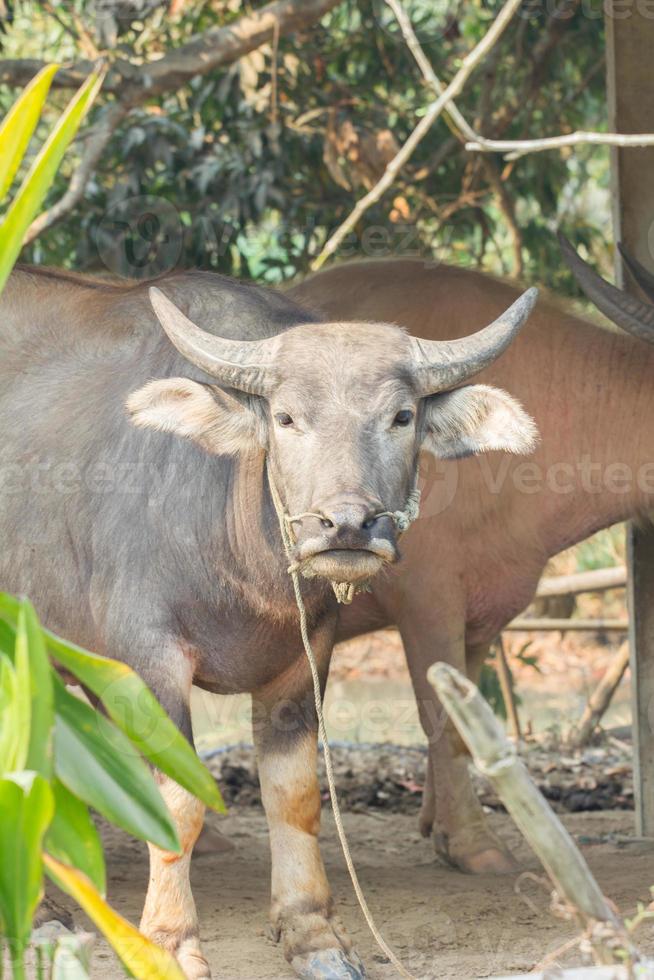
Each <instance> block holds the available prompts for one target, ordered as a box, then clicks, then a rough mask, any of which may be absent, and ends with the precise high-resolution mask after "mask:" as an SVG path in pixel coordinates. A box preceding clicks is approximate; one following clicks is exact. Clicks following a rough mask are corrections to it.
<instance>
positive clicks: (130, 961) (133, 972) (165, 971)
mask: <svg viewBox="0 0 654 980" xmlns="http://www.w3.org/2000/svg"><path fill="white" fill-rule="evenodd" d="M43 863H44V864H45V867H46V870H47V872H48V875H49V876H50V878H52V880H53V881H54V883H55V884H56V885H58V886H59V888H61V889H63V891H65V892H67V893H68V894H69V895H70V896H72V898H74V899H75V901H76V902H77V903H78V905H81V907H82V908H83V909H84V911H85V912H86V914H87V915H88V917H89V919H91V921H92V922H93V923H94V924H95V925H96V926H97V927H98V929H99V930H100V931H101V932H102V934H103V935H104V936H105V938H106V939H107V941H108V942H109V943H110V944H111V945H112V946H113V948H114V949H115V951H116V953H117V954H118V956H119V957H120V959H121V961H122V963H123V964H124V966H125V967H126V969H127V970H128V971H129V975H130V976H133V977H136V980H184V974H183V973H182V971H181V969H180V967H179V965H178V963H177V961H176V960H175V959H174V958H173V957H172V956H171V954H170V953H168V952H166V950H165V949H162V948H161V946H155V944H154V943H153V942H152V941H151V940H149V939H147V938H146V937H145V936H144V935H143V934H142V933H140V932H139V931H138V929H135V928H134V926H133V925H131V924H130V923H129V922H128V921H127V920H126V919H123V917H122V916H121V915H118V913H117V912H114V910H113V909H112V908H111V906H110V905H107V903H106V902H105V900H104V899H103V898H102V896H101V895H99V894H98V892H97V891H96V890H95V888H94V887H93V885H92V884H91V882H90V881H89V880H88V878H86V877H85V876H84V875H83V874H80V872H79V871H76V870H75V868H69V867H67V866H66V865H65V864H62V863H61V862H60V861H57V860H56V859H55V858H54V857H52V856H51V855H50V854H47V853H46V854H44V855H43Z"/></svg>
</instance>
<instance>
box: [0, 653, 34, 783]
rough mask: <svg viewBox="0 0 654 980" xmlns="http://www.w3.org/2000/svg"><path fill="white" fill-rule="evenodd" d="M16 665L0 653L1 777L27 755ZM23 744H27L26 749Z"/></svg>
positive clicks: (4, 654)
mask: <svg viewBox="0 0 654 980" xmlns="http://www.w3.org/2000/svg"><path fill="white" fill-rule="evenodd" d="M17 686H18V681H17V678H16V671H15V670H14V665H13V663H12V662H11V660H10V659H9V657H8V656H7V654H6V653H1V652H0V776H4V775H5V774H6V773H8V772H12V771H13V770H14V769H16V761H17V760H18V758H19V757H20V756H21V755H22V756H23V757H25V756H26V755H27V743H26V738H25V733H24V731H22V729H21V722H20V711H19V703H18V693H17ZM22 742H25V745H24V747H23V746H22V744H21V743H22Z"/></svg>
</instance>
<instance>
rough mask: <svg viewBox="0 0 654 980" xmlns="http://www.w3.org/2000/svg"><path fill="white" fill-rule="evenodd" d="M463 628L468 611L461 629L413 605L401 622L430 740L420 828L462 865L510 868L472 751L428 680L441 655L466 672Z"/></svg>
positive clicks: (479, 655)
mask: <svg viewBox="0 0 654 980" xmlns="http://www.w3.org/2000/svg"><path fill="white" fill-rule="evenodd" d="M425 617H426V618H425ZM463 630H464V627H463V617H462V618H461V620H460V627H459V629H457V628H456V626H455V627H454V628H448V627H447V624H444V623H442V622H440V621H439V622H435V623H434V622H431V616H430V614H429V612H427V613H425V615H421V614H420V612H419V611H418V612H416V611H414V613H413V615H407V616H405V617H403V621H402V622H401V623H400V633H401V635H402V640H403V642H404V648H405V651H406V656H407V663H408V666H409V671H410V673H411V680H412V682H413V687H414V691H415V694H416V699H417V701H418V710H419V714H420V721H421V724H422V727H423V729H424V731H425V734H426V735H427V739H428V742H429V757H428V765H427V776H426V784H425V791H424V796H423V805H422V809H421V813H420V831H421V833H422V834H423V836H425V837H428V836H429V835H430V834H431V835H432V839H433V842H434V848H435V850H436V853H437V854H438V855H439V856H440V857H441V858H443V859H444V860H446V861H447V862H448V863H449V864H451V865H453V866H454V867H456V868H459V869H460V870H461V871H465V872H468V873H471V874H481V873H484V872H494V873H495V874H506V873H508V872H511V871H514V870H515V868H516V864H515V861H514V859H513V857H512V856H511V854H510V852H509V850H508V849H507V848H506V847H505V845H504V844H503V842H502V841H501V840H500V838H499V837H498V836H497V835H496V834H495V833H494V832H493V831H492V830H491V828H490V827H489V825H488V821H487V819H486V816H485V814H484V811H483V808H482V806H481V804H480V802H479V800H478V799H477V794H476V793H475V790H474V787H473V785H472V780H471V778H470V773H469V769H468V766H469V762H470V756H469V754H468V752H467V749H466V747H465V745H464V744H463V742H462V741H461V739H460V737H459V735H458V734H457V732H456V730H455V729H454V726H453V725H452V723H451V722H450V721H449V719H448V718H447V717H446V715H445V712H444V710H443V708H442V707H441V704H440V702H439V701H438V698H437V697H436V695H435V693H434V691H433V689H432V687H431V685H430V684H429V683H428V681H427V670H428V668H429V667H430V665H431V664H432V663H434V662H435V661H437V660H443V661H445V662H446V663H449V664H451V665H452V666H453V667H456V668H457V670H460V671H462V672H463V673H465V672H466V648H465V643H464V639H463ZM486 649H487V648H486ZM473 654H476V655H474V656H473V660H474V662H475V663H478V665H479V669H481V664H482V663H483V655H484V651H483V650H482V649H481V648H476V650H475V651H473Z"/></svg>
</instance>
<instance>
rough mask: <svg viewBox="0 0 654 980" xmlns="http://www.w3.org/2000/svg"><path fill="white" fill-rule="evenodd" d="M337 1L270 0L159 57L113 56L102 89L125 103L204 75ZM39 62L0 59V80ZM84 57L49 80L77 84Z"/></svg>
mask: <svg viewBox="0 0 654 980" xmlns="http://www.w3.org/2000/svg"><path fill="white" fill-rule="evenodd" d="M340 2H341V0H273V2H272V3H268V4H266V5H265V7H261V8H260V9H259V10H255V11H253V12H252V13H250V14H245V15H244V16H243V17H240V18H239V19H238V20H236V21H234V22H233V23H231V24H226V25H225V26H224V27H214V28H211V29H210V30H208V31H205V32H204V33H203V34H198V35H197V36H196V37H193V38H191V40H190V41H187V42H186V44H180V46H179V47H178V48H173V49H172V50H171V51H169V52H168V53H167V54H165V55H164V56H163V58H159V59H158V60H157V61H150V62H147V63H146V64H145V65H132V64H131V63H130V62H129V61H125V60H124V59H118V60H116V61H114V63H113V66H112V68H111V70H110V71H109V74H108V76H107V80H106V82H105V84H104V86H103V91H105V92H111V93H113V94H115V95H116V98H117V99H119V100H120V101H122V102H124V103H128V104H129V106H130V107H133V106H135V105H140V104H141V103H143V102H146V101H147V100H148V99H150V98H152V97H154V96H157V95H161V94H162V93H163V92H168V91H170V90H171V89H176V88H179V86H180V85H183V84H184V83H185V82H188V81H189V80H190V79H191V78H194V77H195V76H196V75H206V74H207V73H208V72H210V71H214V70H215V69H216V68H222V67H223V66H225V65H231V64H233V63H234V62H235V61H238V59H239V58H242V57H243V56H244V55H246V54H249V53H250V51H254V49H255V48H258V47H260V46H261V45H262V44H265V43H266V42H267V41H270V40H272V38H273V35H274V31H275V25H276V24H277V25H278V29H279V33H280V35H282V34H290V33H292V32H293V31H298V30H303V29H304V28H306V27H310V26H311V25H312V24H314V23H315V22H316V21H317V20H319V19H320V18H321V17H322V16H323V15H324V14H326V13H327V12H328V11H330V10H331V9H332V8H333V7H336V6H337V5H338V4H339V3H340ZM44 64H45V62H43V61H39V60H38V59H36V58H22V59H17V60H0V82H4V83H5V84H7V85H25V84H26V83H27V82H29V81H31V79H32V78H33V77H34V76H35V75H36V73H37V72H38V71H40V69H41V68H43V66H44ZM92 67H93V65H92V63H91V62H90V61H80V62H77V63H76V64H74V65H70V66H67V67H66V68H62V69H61V71H59V72H57V74H56V75H55V78H54V81H53V84H54V85H55V86H57V87H59V88H77V87H79V86H80V85H81V84H82V82H83V81H84V80H85V78H86V76H87V75H88V74H89V72H90V71H91V70H92Z"/></svg>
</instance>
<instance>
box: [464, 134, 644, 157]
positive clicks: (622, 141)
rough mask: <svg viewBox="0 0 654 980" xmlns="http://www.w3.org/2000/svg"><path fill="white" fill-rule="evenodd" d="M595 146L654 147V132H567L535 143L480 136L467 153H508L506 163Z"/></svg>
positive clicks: (468, 143)
mask: <svg viewBox="0 0 654 980" xmlns="http://www.w3.org/2000/svg"><path fill="white" fill-rule="evenodd" d="M584 143H586V144H588V143H591V144H593V145H594V146H654V133H628V134H627V133H585V132H581V131H578V132H575V133H567V134H565V135H563V136H547V137H545V138H543V139H534V140H493V139H486V137H484V136H476V137H475V139H474V140H470V141H469V142H467V143H466V150H470V151H472V152H475V153H505V154H506V157H505V159H506V160H517V159H518V158H519V157H521V156H524V155H525V154H526V153H542V152H543V151H545V150H560V149H562V148H563V147H566V146H579V145H581V144H584Z"/></svg>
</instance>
